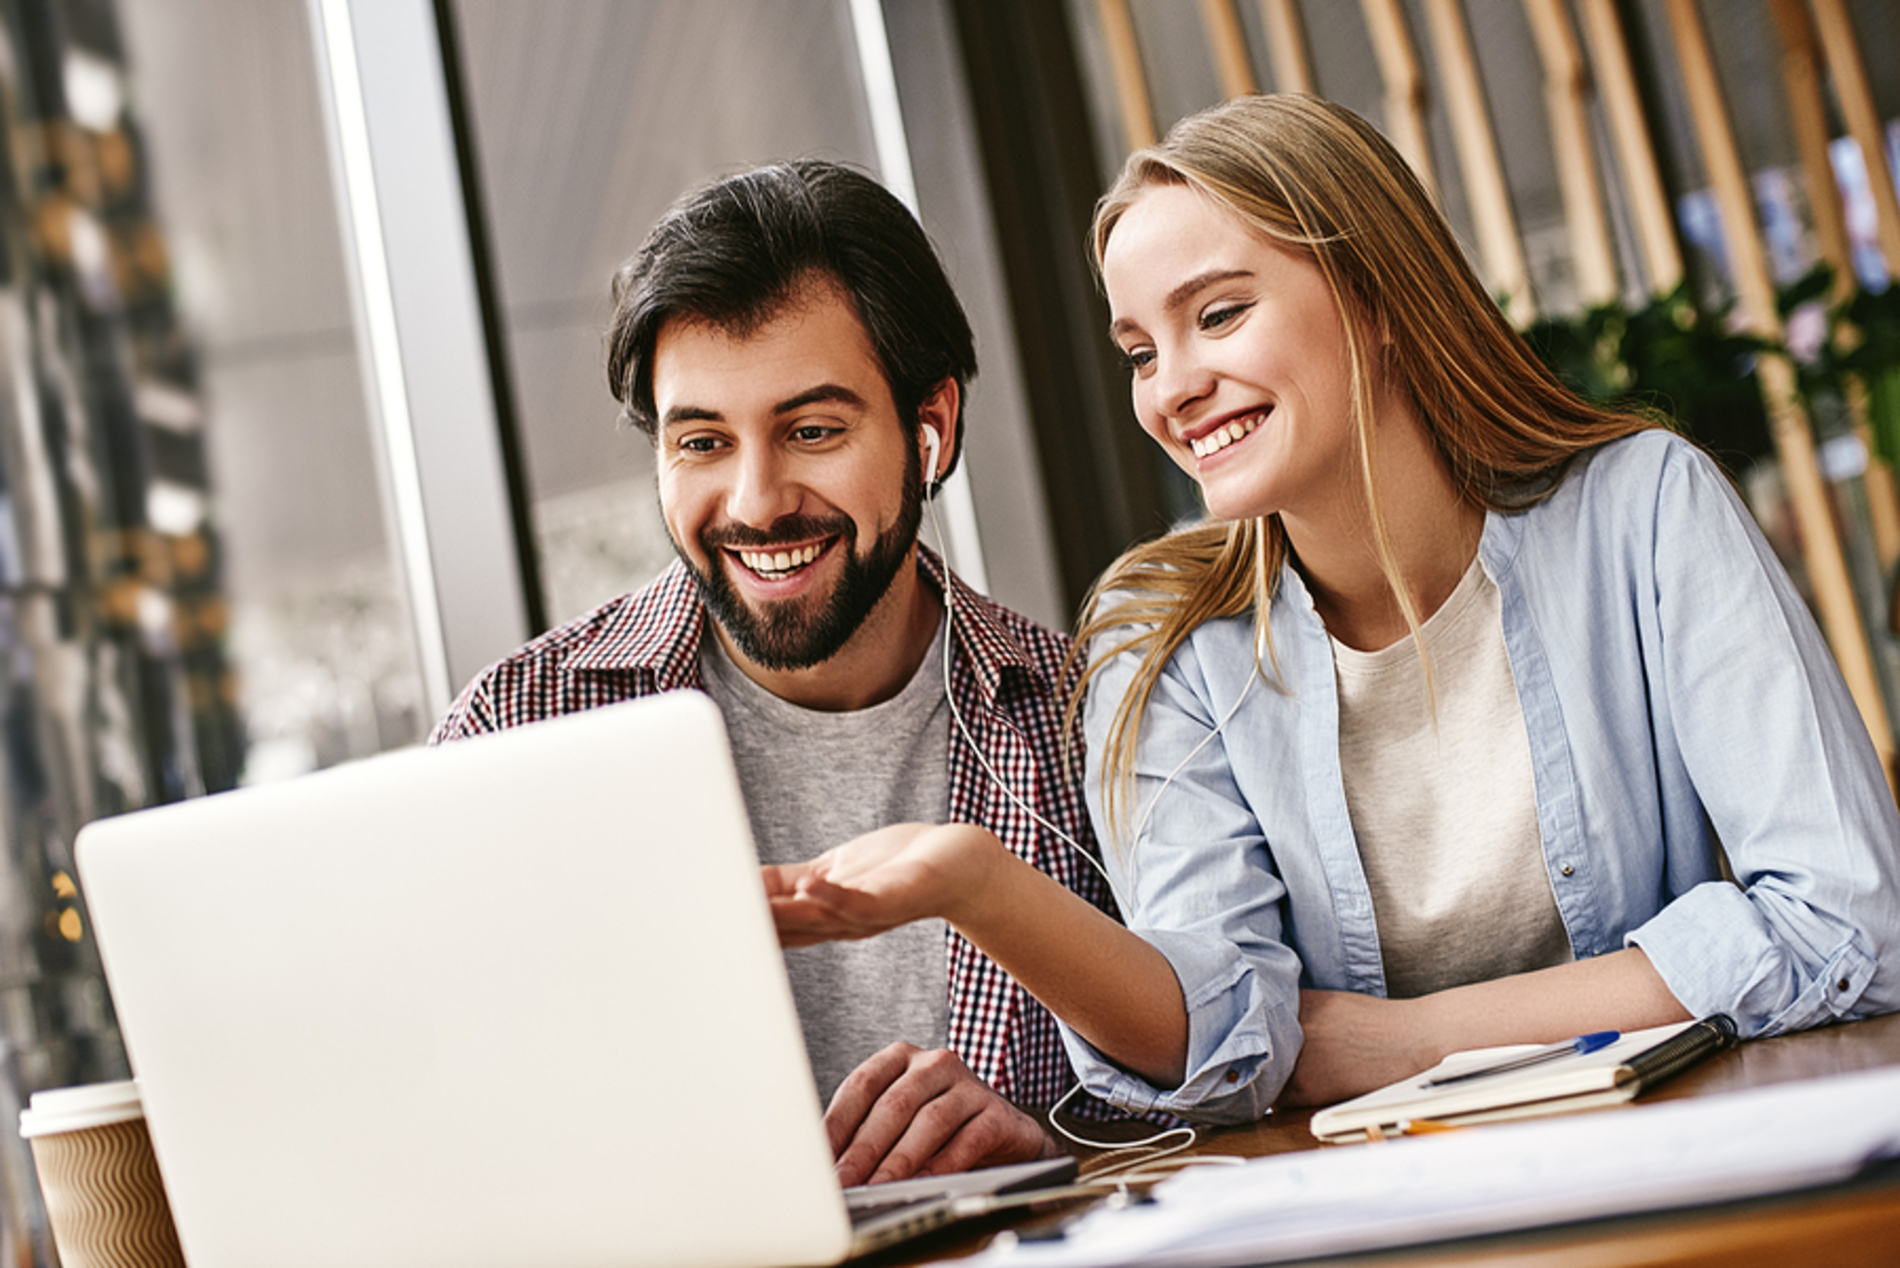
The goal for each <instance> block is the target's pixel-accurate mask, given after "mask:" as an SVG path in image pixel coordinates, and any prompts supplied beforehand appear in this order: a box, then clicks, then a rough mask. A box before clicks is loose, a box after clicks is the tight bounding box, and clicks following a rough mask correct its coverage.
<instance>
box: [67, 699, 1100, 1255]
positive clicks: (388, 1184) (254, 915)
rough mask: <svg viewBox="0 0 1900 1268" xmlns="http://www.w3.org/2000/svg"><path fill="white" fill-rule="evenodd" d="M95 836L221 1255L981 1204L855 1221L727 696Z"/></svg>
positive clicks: (149, 1057)
mask: <svg viewBox="0 0 1900 1268" xmlns="http://www.w3.org/2000/svg"><path fill="white" fill-rule="evenodd" d="M77 849H78V859H79V871H80V877H81V882H82V885H83V887H84V893H85V896H86V900H87V903H88V905H89V907H90V909H91V913H92V918H93V923H94V926H95V929H96V932H97V935H98V939H99V946H100V952H101V955H102V957H103V959H104V962H105V969H106V976H107V980H108V982H109V984H110V985H111V988H112V995H113V1000H114V1003H115V1005H116V1007H117V1010H118V1014H119V1022H120V1027H121V1029H122V1031H123V1033H124V1036H125V1041H126V1046H127V1049H128V1052H129V1055H130V1057H131V1061H132V1067H133V1071H134V1073H135V1074H136V1076H137V1078H138V1081H139V1088H140V1092H141V1094H142V1096H143V1099H144V1103H145V1109H146V1116H147V1120H148V1122H149V1124H150V1127H151V1131H152V1137H153V1143H154V1146H155V1148H156V1151H157V1155H158V1161H159V1167H160V1170H161V1171H162V1173H163V1175H164V1178H165V1184H166V1188H167V1190H168V1193H169V1196H170V1198H171V1202H172V1208H173V1213H174V1215H175V1216H176V1218H177V1222H178V1232H179V1237H180V1240H181V1242H182V1244H183V1248H184V1252H185V1256H186V1258H187V1260H188V1261H189V1262H190V1263H191V1264H192V1266H193V1268H257V1265H260V1264H268V1265H273V1266H274V1268H298V1266H300V1265H312V1266H313V1268H314V1266H317V1265H321V1266H322V1268H334V1265H337V1264H343V1263H348V1264H353V1265H361V1266H364V1268H372V1266H375V1265H392V1266H393V1265H402V1266H404V1268H420V1266H424V1265H434V1264H441V1265H456V1266H457V1268H480V1266H482V1265H495V1266H497V1268H500V1266H503V1265H507V1266H511V1268H515V1266H519V1265H527V1264H534V1265H547V1266H550V1268H582V1266H585V1265H615V1266H617V1268H629V1266H633V1265H646V1264H655V1265H658V1264H666V1265H694V1264H706V1265H712V1264H721V1265H742V1266H743V1265H766V1264H823V1263H830V1262H835V1261H837V1260H839V1259H842V1258H844V1257H846V1256H848V1255H850V1254H852V1253H855V1252H857V1251H860V1250H863V1249H867V1248H870V1247H873V1246H875V1245H879V1244H882V1243H885V1242H888V1241H889V1240H891V1239H892V1238H894V1237H896V1236H900V1235H902V1234H904V1233H907V1232H910V1231H913V1230H916V1229H921V1228H924V1227H930V1226H932V1225H934V1224H935V1223H937V1222H940V1221H941V1220H942V1219H944V1218H947V1217H948V1214H949V1213H950V1212H953V1211H962V1210H967V1209H969V1205H970V1204H969V1203H967V1202H961V1203H960V1202H958V1201H956V1195H954V1194H953V1195H951V1197H949V1198H948V1199H946V1200H941V1201H937V1202H935V1203H932V1204H930V1205H928V1206H922V1207H917V1206H913V1207H910V1208H902V1209H898V1210H895V1211H891V1212H888V1213H886V1214H885V1215H883V1216H882V1217H881V1219H879V1220H874V1221H872V1222H871V1223H870V1224H869V1225H868V1226H867V1227H866V1228H864V1229H863V1230H861V1231H859V1232H856V1233H854V1231H853V1229H852V1224H851V1221H850V1219H849V1217H848V1215H847V1209H846V1207H847V1204H846V1200H845V1197H844V1195H843V1193H842V1192H841V1190H840V1189H839V1187H838V1184H837V1182H836V1179H835V1178H834V1176H833V1173H832V1160H831V1154H830V1150H829V1147H828V1145H827V1143H826V1140H825V1135H824V1131H823V1125H822V1115H821V1109H820V1106H819V1105H818V1101H817V1096H816V1092H815V1089H814V1086H813V1083H812V1077H811V1071H810V1067H809V1065H808V1063H807V1061H806V1058H805V1053H804V1045H803V1041H802V1039H801V1038H800V1032H799V1027H798V1023H797V1019H796V1016H795V1014H794V1011H793V1006H792V1001H791V994H790V990H789V987H788V986H787V983H786V979H785V973H784V965H783V960H782V957H781V955H780V952H779V949H778V945H777V940H776V938H775V936H774V933H773V929H772V922H771V917H770V914H769V912H768V910H767V906H766V903H765V898H764V893H763V889H762V887H761V885H760V883H759V873H758V865H757V862H756V857H755V855H754V852H753V847H752V841H751V835H750V832H749V830H748V827H747V823H746V818H745V811H744V806H743V802H742V801H741V799H740V795H739V789H738V783H737V779H736V776H735V775H734V772H733V768H732V762H731V757H730V754H729V751H728V749H727V745H726V738H725V731H724V728H723V726H722V724H721V720H720V717H719V714H718V711H717V709H716V708H715V707H714V706H713V704H712V703H711V701H710V700H708V699H707V698H706V697H705V696H703V695H700V694H698V693H696V692H681V693H676V694H673V695H669V696H662V697H656V698H653V699H649V700H643V701H637V702H633V703H629V704H622V705H615V706H612V707H610V708H604V709H596V710H593V711H591V712H587V713H582V714H577V715H574V716H571V717H567V718H562V719H559V720H556V721H551V722H544V723H539V724H536V725H534V726H528V727H522V728H518V729H516V730H512V731H508V732H504V733H502V734H499V735H495V736H488V737H482V738H479V739H473V740H467V741H463V742H460V743H457V744H452V745H448V746H446V747H444V748H441V749H435V750H408V751H404V752H399V753H394V754H389V755H386V756H383V757H378V758H374V759H371V760H369V761H364V762H359V763H355V764H352V765H348V766H343V767H338V768H336V769H333V770H329V771H324V772H321V773H319V774H315V775H311V776H306V777H304V778H301V779H296V780H292V781H289V782H287V783H283V784H275V785H267V786H263V787H259V788H254V789H244V790H240V791H237V792H231V793H225V794H221V795H218V796H214V797H207V798H202V799H199V800H196V801H191V802H185V803H181V804H178V805H173V806H166V807H161V808H157V809H153V810H147V811H142V812H139V813H137V814H131V815H125V816H122V817H119V818H115V819H108V820H102V821H100V822H98V823H95V824H92V825H90V826H88V827H87V828H86V829H85V830H84V831H83V832H82V833H81V834H80V837H79V841H78V846H77ZM1070 1165H1071V1167H1072V1164H1070ZM1018 1171H1022V1172H1024V1173H1025V1174H1021V1175H1019V1174H1018ZM1062 1175H1063V1171H1062V1169H1061V1168H1060V1167H1058V1168H1057V1169H1056V1170H1055V1171H1054V1172H1051V1171H1050V1170H1049V1169H1048V1168H1047V1167H1044V1166H1038V1165H1034V1164H1032V1165H1031V1166H1030V1167H1028V1168H1025V1169H1009V1172H1008V1174H1005V1175H1001V1176H996V1175H989V1174H985V1173H978V1175H977V1177H975V1178H974V1179H973V1180H970V1181H966V1183H973V1184H976V1185H978V1186H979V1188H980V1189H981V1190H983V1191H992V1190H994V1189H996V1188H998V1187H1010V1186H1012V1185H1015V1184H1024V1183H1027V1184H1035V1183H1051V1182H1054V1181H1056V1180H1058V1179H1060V1178H1062ZM880 1189H881V1190H882V1191H881V1192H880V1191H879V1190H871V1191H870V1193H871V1194H872V1195H873V1198H874V1199H876V1200H888V1199H889V1198H891V1197H894V1196H900V1195H901V1191H893V1190H890V1189H889V1188H888V1187H887V1186H880Z"/></svg>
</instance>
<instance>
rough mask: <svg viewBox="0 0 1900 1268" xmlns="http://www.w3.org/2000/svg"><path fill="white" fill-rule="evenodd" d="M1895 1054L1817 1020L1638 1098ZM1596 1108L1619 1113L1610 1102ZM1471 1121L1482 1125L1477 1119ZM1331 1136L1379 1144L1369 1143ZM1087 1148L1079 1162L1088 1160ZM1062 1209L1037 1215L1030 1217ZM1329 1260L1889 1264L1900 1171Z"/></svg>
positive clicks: (1276, 1140) (1262, 1138)
mask: <svg viewBox="0 0 1900 1268" xmlns="http://www.w3.org/2000/svg"><path fill="white" fill-rule="evenodd" d="M1889 1065H1900V1014H1896V1015H1894V1016H1891V1017H1878V1018H1875V1019H1873V1020H1871V1021H1862V1022H1854V1023H1852V1024H1850V1025H1844V1026H1830V1027H1827V1028H1825V1029H1822V1030H1812V1031H1807V1032H1804V1033H1802V1034H1797V1035H1785V1036H1782V1037H1780V1038H1775V1039H1760V1040H1756V1041H1754V1042H1752V1043H1746V1044H1743V1045H1741V1046H1740V1047H1738V1048H1736V1049H1734V1050H1732V1051H1730V1052H1725V1053H1723V1054H1721V1055H1720V1056H1717V1057H1714V1058H1712V1059H1710V1060H1709V1061H1706V1062H1704V1063H1703V1064H1701V1065H1699V1066H1697V1067H1695V1068H1693V1069H1691V1070H1688V1071H1686V1072H1684V1073H1682V1074H1679V1075H1677V1076H1676V1077H1675V1078H1673V1079H1671V1080H1670V1081H1669V1082H1668V1083H1666V1084H1664V1085H1663V1086H1662V1087H1660V1088H1658V1089H1656V1090H1655V1091H1654V1092H1651V1093H1649V1094H1647V1095H1645V1096H1644V1097H1643V1098H1642V1101H1643V1103H1650V1102H1655V1101H1666V1100H1675V1099H1677V1098H1680V1097H1689V1096H1705V1095H1708V1094H1710V1093H1716V1092H1732V1091H1738V1090H1741V1089H1744V1088H1755V1087H1766V1086H1768V1085H1769V1084H1773V1083H1786V1082H1791V1081H1794V1080H1798V1079H1815V1078H1826V1077H1827V1076H1829V1075H1835V1074H1847V1073H1851V1072H1853V1071H1856V1070H1869V1069H1873V1068H1875V1067H1879V1066H1889ZM1598 1112H1600V1113H1610V1114H1614V1113H1618V1112H1619V1110H1616V1109H1610V1110H1602V1111H1598ZM1310 1117H1311V1113H1310V1111H1294V1112H1290V1113H1285V1114H1275V1115H1274V1116H1273V1117H1272V1118H1271V1119H1268V1120H1265V1121H1263V1122H1260V1123H1256V1124H1253V1125H1250V1126H1247V1127H1229V1128H1222V1129H1219V1130H1214V1131H1208V1132H1205V1133H1204V1134H1203V1136H1202V1139H1201V1140H1200V1141H1199V1142H1198V1143H1197V1144H1196V1145H1195V1147H1194V1148H1193V1149H1192V1150H1190V1151H1189V1152H1190V1153H1196V1154H1238V1155H1242V1156H1245V1157H1250V1158H1258V1157H1265V1156H1267V1155H1269V1154H1281V1153H1290V1152H1293V1151H1296V1150H1303V1149H1316V1148H1319V1147H1320V1145H1319V1142H1318V1141H1317V1140H1315V1139H1314V1137H1313V1134H1312V1132H1311V1131H1310V1130H1309V1129H1308V1126H1307V1120H1308V1119H1309V1118H1310ZM1473 1130H1482V1129H1481V1128H1480V1129H1473ZM1330 1147H1332V1148H1346V1149H1361V1148H1376V1147H1377V1146H1366V1145H1342V1146H1330ZM1090 1157H1092V1155H1085V1156H1084V1161H1083V1167H1084V1170H1085V1171H1086V1170H1087V1168H1088V1162H1089V1158H1090ZM1072 1213H1073V1212H1072V1211H1071V1212H1068V1213H1065V1215H1064V1216H1048V1215H1044V1216H1041V1217H1038V1218H1037V1219H1035V1220H1032V1221H1018V1223H1029V1224H1032V1225H1033V1224H1034V1223H1038V1222H1053V1220H1055V1219H1057V1218H1065V1217H1066V1215H1067V1214H1072ZM1003 1223H1006V1222H998V1223H994V1224H991V1225H989V1226H987V1227H986V1228H984V1229H983V1230H982V1231H981V1232H978V1233H961V1234H959V1233H955V1232H951V1233H946V1234H945V1235H943V1236H942V1237H940V1238H937V1239H933V1240H932V1241H930V1242H927V1243H920V1244H917V1245H914V1246H911V1247H906V1248H903V1250H902V1253H901V1254H898V1253H893V1254H892V1255H890V1256H888V1257H880V1258H877V1259H874V1260H872V1261H870V1264H869V1266H867V1268H873V1266H874V1268H887V1266H888V1265H898V1264H910V1263H925V1262H929V1261H930V1260H932V1259H940V1258H948V1257H956V1256H961V1255H966V1254H970V1253H972V1252H974V1251H976V1250H978V1249H980V1248H981V1247H982V1246H983V1245H984V1244H985V1242H987V1240H988V1238H989V1237H990V1236H991V1235H992V1234H993V1233H994V1232H995V1231H996V1229H997V1228H998V1227H1001V1226H1002V1225H1003ZM1325 1262H1326V1263H1327V1264H1329V1265H1342V1266H1343V1265H1374V1264H1377V1265H1384V1266H1388V1268H1391V1266H1399V1265H1405V1266H1411V1265H1432V1266H1435V1268H1437V1266H1443V1265H1450V1264H1480V1265H1494V1266H1495V1265H1502V1264H1511V1265H1528V1266H1534V1268H1608V1266H1609V1265H1626V1264H1643V1265H1662V1264H1669V1265H1708V1266H1709V1268H1783V1266H1784V1265H1790V1264H1825V1265H1830V1266H1831V1268H1833V1266H1838V1268H1860V1266H1863V1265H1864V1266H1866V1268H1891V1266H1892V1265H1895V1264H1900V1175H1897V1174H1895V1173H1894V1172H1892V1171H1889V1172H1887V1173H1886V1174H1885V1175H1884V1176H1883V1177H1879V1178H1876V1179H1873V1180H1869V1181H1864V1182H1861V1183H1858V1184H1854V1185H1848V1186H1841V1187H1836V1188H1833V1189H1828V1190H1822V1191H1818V1192H1810V1193H1804V1194H1790V1195H1783V1196H1778V1197H1772V1198H1762V1199H1752V1200H1749V1201H1744V1202H1733V1203H1727V1204H1724V1205H1722V1206H1719V1207H1707V1208H1700V1209H1693V1210H1686V1211H1666V1212H1658V1213H1654V1214H1649V1215H1640V1216H1629V1217H1624V1218H1618V1219H1610V1220H1596V1221H1592V1222H1590V1223H1587V1224H1572V1225H1566V1226H1560V1227H1557V1228H1551V1229H1542V1230H1535V1231H1531V1232H1524V1233H1510V1234H1502V1235H1499V1236H1495V1237H1486V1238H1477V1239H1467V1240H1463V1241H1458V1242H1447V1243H1440V1244H1438V1245H1436V1246H1430V1247H1422V1248H1416V1249H1405V1250H1396V1251H1379V1252H1376V1253H1367V1254H1361V1255H1352V1256H1345V1257H1337V1258H1332V1259H1328V1260H1326V1261H1325Z"/></svg>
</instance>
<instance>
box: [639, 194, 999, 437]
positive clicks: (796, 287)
mask: <svg viewBox="0 0 1900 1268" xmlns="http://www.w3.org/2000/svg"><path fill="white" fill-rule="evenodd" d="M825 280H829V281H832V282H835V283H836V284H837V285H838V286H839V287H840V288H841V289H842V290H843V292H844V293H845V294H846V295H847V296H849V297H850V299H851V301H852V303H853V304H854V305H855V306H856V308H857V312H858V318H859V320H861V321H862V322H863V323H864V329H865V331H866V333H867V334H869V336H870V339H871V347H872V348H873V349H874V350H875V351H876V353H877V357H878V361H879V362H880V363H881V364H882V365H883V368H884V378H885V380H886V382H888V383H889V384H890V389H891V397H892V399H893V400H894V401H895V402H896V404H897V415H898V417H899V418H900V419H905V420H915V419H916V418H917V416H918V411H919V409H920V408H921V407H922V405H923V403H924V401H925V400H926V399H928V398H929V396H930V393H931V392H932V391H933V390H934V389H935V388H936V386H937V385H938V384H939V383H942V382H943V381H944V380H945V379H947V378H948V379H955V380H956V381H957V386H958V388H959V389H960V390H961V389H967V388H968V385H969V381H970V378H971V377H972V376H973V375H974V374H975V373H976V348H975V344H974V340H973V339H972V338H971V335H970V323H969V321H968V319H966V318H965V317H964V315H963V306H962V305H961V304H959V303H958V302H957V297H956V292H955V291H953V290H952V289H951V287H950V279H949V278H947V277H946V276H944V272H943V266H942V264H941V263H939V262H938V260H937V254H936V252H935V251H933V250H932V249H931V246H930V239H929V238H927V237H925V236H924V231H923V228H922V226H920V225H919V224H918V223H917V221H916V218H915V217H913V216H912V215H911V214H910V212H909V210H908V209H906V208H905V206H904V204H903V203H901V202H899V201H898V200H897V198H896V197H895V196H893V195H892V194H891V193H890V191H889V190H887V189H885V188H884V187H883V186H882V185H879V184H878V183H877V182H876V181H874V180H872V179H871V178H870V177H869V176H866V175H864V174H863V173H862V172H858V171H855V170H853V169H851V168H848V167H843V166H840V165H839V164H836V163H828V162H822V161H819V160H815V159H801V160H797V161H794V162H789V163H774V164H772V165H770V166H767V167H759V168H754V169H753V170H751V171H748V172H742V173H740V174H739V175H737V176H731V177H727V178H726V179H724V180H720V181H716V182H714V183H713V184H711V185H707V186H705V187H704V188H701V189H698V190H695V191H693V192H692V193H690V194H688V195H686V196H685V197H684V198H682V199H680V201H678V202H676V203H674V204H673V206H672V208H671V209H670V210H669V211H668V212H667V213H666V215H665V216H664V217H663V218H662V219H661V220H660V222H659V223H658V224H657V225H655V226H654V227H653V231H652V232H651V233H649V234H648V235H647V239H646V241H645V242H643V243H641V245H640V249H639V250H638V251H637V252H635V253H634V255H633V258H631V259H629V260H628V261H627V262H626V263H625V264H623V265H621V266H620V269H619V271H618V272H617V273H615V275H614V285H613V296H614V316H613V325H612V326H611V327H610V328H609V330H608V334H607V383H608V386H609V387H610V388H611V389H612V391H613V394H614V398H615V399H616V400H618V401H619V402H620V405H621V415H622V417H624V418H625V419H627V420H628V421H629V422H631V423H633V424H634V425H635V426H637V427H639V428H640V429H641V430H642V431H644V432H646V433H647V435H648V436H654V435H656V434H657V429H658V426H659V419H658V416H657V413H656V410H655V406H654V402H653V348H654V344H655V342H656V341H657V340H658V338H659V335H660V329H661V328H662V327H663V326H665V325H666V323H667V322H669V321H672V320H675V319H677V318H686V319H688V320H693V321H701V322H705V323H707V324H709V325H711V326H714V327H716V328H718V329H721V330H724V331H727V332H729V333H731V334H734V335H738V336H742V337H743V336H745V335H748V334H750V333H752V332H754V331H756V330H757V329H759V327H761V326H763V325H765V324H766V323H767V322H769V321H771V320H772V319H773V318H775V317H776V316H778V315H779V313H780V312H781V311H782V310H783V309H784V307H785V305H786V304H787V303H788V302H789V301H791V300H793V299H795V298H796V297H797V296H798V294H799V292H800V291H801V290H802V289H803V288H804V287H805V286H807V285H809V284H810V283H812V282H814V281H817V282H823V281H825ZM961 394H962V393H961V391H960V395H959V402H958V417H957V423H958V425H957V433H956V446H955V448H954V449H953V450H952V452H951V454H950V465H949V467H947V468H946V469H945V470H946V472H948V471H951V470H954V469H955V468H956V461H957V458H958V456H959V454H960V452H961V450H962V448H963V426H962V421H963V419H962V402H961ZM908 439H909V443H910V444H911V445H912V446H913V448H914V447H915V445H916V443H917V436H916V434H915V431H914V430H911V431H909V433H908Z"/></svg>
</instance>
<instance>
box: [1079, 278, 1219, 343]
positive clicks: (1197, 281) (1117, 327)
mask: <svg viewBox="0 0 1900 1268" xmlns="http://www.w3.org/2000/svg"><path fill="white" fill-rule="evenodd" d="M1252 276H1253V270H1252V269H1209V270H1207V271H1206V272H1205V273H1196V274H1195V275H1194V276H1193V277H1190V278H1189V279H1188V280H1187V281H1185V282H1182V283H1181V284H1180V285H1179V286H1177V287H1175V288H1174V289H1173V290H1171V291H1169V292H1168V294H1167V298H1165V299H1163V300H1162V301H1161V311H1162V312H1172V311H1173V310H1174V309H1177V308H1179V307H1180V306H1181V305H1182V304H1185V303H1186V302H1187V301H1188V300H1190V299H1192V298H1193V297H1194V296H1195V295H1196V294H1198V293H1199V292H1200V291H1202V290H1205V289H1206V288H1207V287H1210V286H1215V285H1218V284H1219V283H1221V282H1231V281H1233V280H1234V279H1235V278H1237V277H1252ZM1134 326H1135V323H1134V322H1132V321H1130V320H1128V319H1127V318H1126V317H1118V318H1116V319H1115V320H1114V321H1112V322H1110V323H1109V326H1108V337H1109V338H1110V339H1111V340H1113V339H1116V338H1119V337H1120V336H1121V335H1123V334H1126V333H1127V332H1128V331H1129V330H1131V329H1133V328H1134Z"/></svg>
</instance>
